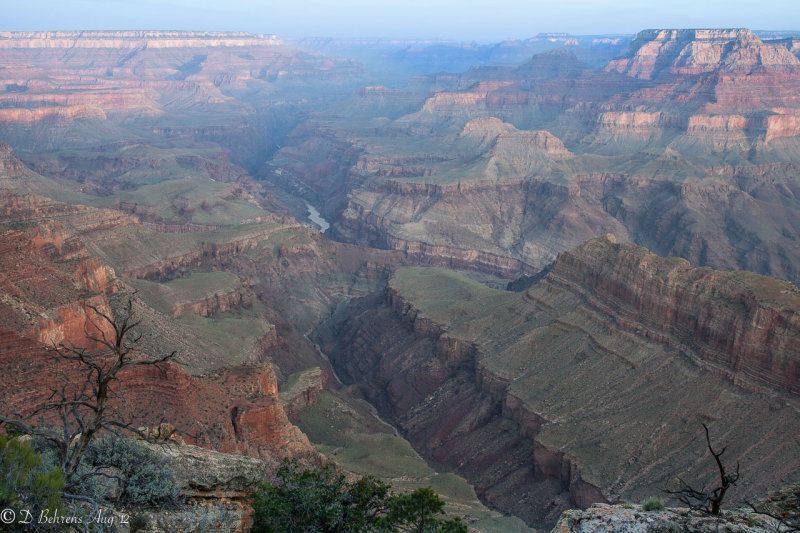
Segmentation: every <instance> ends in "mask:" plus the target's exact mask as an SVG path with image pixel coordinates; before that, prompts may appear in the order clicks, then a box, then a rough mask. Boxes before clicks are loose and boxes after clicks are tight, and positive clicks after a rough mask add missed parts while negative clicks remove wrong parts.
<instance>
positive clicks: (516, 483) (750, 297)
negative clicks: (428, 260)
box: [320, 236, 800, 525]
mask: <svg viewBox="0 0 800 533" xmlns="http://www.w3.org/2000/svg"><path fill="white" fill-rule="evenodd" d="M798 306H800V291H798V289H797V288H796V287H795V286H794V285H792V284H791V283H788V282H785V281H780V280H776V279H774V278H766V277H763V276H758V275H756V274H752V273H745V272H722V271H714V270H711V269H709V268H696V267H691V266H690V265H689V264H688V263H687V262H686V261H685V260H682V259H676V258H668V259H665V258H661V257H659V256H657V255H655V254H653V253H651V252H649V251H648V250H646V249H644V248H639V247H636V246H633V245H630V244H617V243H615V240H614V239H613V238H612V237H610V236H609V237H601V238H597V239H594V240H591V241H588V242H586V243H584V244H583V245H581V246H580V247H578V248H577V249H575V250H573V251H569V252H563V253H561V254H559V256H558V258H557V259H556V261H555V262H554V263H553V265H552V267H551V268H550V270H549V272H548V273H547V274H546V275H545V276H544V277H543V278H542V279H541V280H539V281H538V282H537V283H536V284H534V285H533V286H532V287H530V288H529V289H527V290H525V291H523V292H509V291H502V290H496V289H490V288H487V287H485V286H483V285H481V284H479V283H476V282H474V281H472V280H469V279H468V278H465V277H463V276H460V275H457V274H454V273H452V272H450V271H448V270H441V269H422V268H418V267H415V268H403V269H399V270H397V271H396V272H395V274H394V276H393V277H392V279H391V280H390V282H389V284H388V286H387V289H386V291H385V293H384V294H383V295H381V296H376V297H372V298H369V299H364V300H361V301H354V302H353V303H352V304H351V308H350V309H349V310H348V311H347V312H345V313H341V314H340V315H339V316H338V317H336V319H335V320H333V321H331V322H330V323H329V324H327V326H326V327H325V328H324V329H323V330H321V331H322V333H321V337H320V340H321V344H322V346H323V349H324V350H325V351H327V352H328V353H329V354H330V355H331V360H332V362H333V364H334V366H335V367H336V369H337V372H338V373H339V375H340V376H342V377H343V379H344V380H345V382H346V383H351V384H353V385H355V386H358V387H359V388H360V389H361V390H362V391H363V392H364V394H365V395H366V396H367V397H368V398H369V399H370V400H371V401H372V402H373V403H375V404H376V405H377V406H378V408H379V410H381V412H382V413H383V414H384V415H385V416H388V417H389V418H390V420H393V421H394V422H395V423H396V424H397V425H398V426H399V427H400V428H401V429H402V431H403V432H404V433H405V434H407V435H408V436H409V439H410V441H411V442H412V444H414V445H415V446H417V447H418V448H419V449H421V450H423V451H424V454H426V456H427V457H429V458H430V459H431V460H432V461H435V462H440V463H444V464H447V465H448V466H449V467H451V468H454V469H455V470H456V471H457V472H459V473H461V474H462V475H464V476H465V477H466V478H467V479H468V480H470V481H471V482H473V483H474V484H475V486H476V490H477V491H478V493H479V495H480V496H481V497H482V498H483V499H485V500H486V501H489V502H492V504H493V505H496V506H498V507H499V508H501V509H503V510H506V511H507V512H516V513H519V512H520V511H519V510H520V509H523V510H524V512H523V513H522V514H520V516H522V517H523V518H525V520H526V521H527V522H528V523H532V524H537V523H538V524H541V523H549V524H550V525H552V524H553V523H554V520H555V518H557V517H558V514H559V513H560V512H561V511H562V510H564V509H565V508H568V507H572V506H578V507H586V506H588V505H589V504H591V503H596V502H602V503H606V502H610V501H619V500H627V501H638V500H639V499H643V498H644V497H645V496H647V495H648V494H654V493H658V492H659V491H660V490H661V488H663V487H667V486H670V485H671V484H674V483H675V479H674V476H675V472H687V471H688V472H692V475H693V476H699V477H702V478H704V479H705V478H712V476H713V475H715V473H714V470H713V464H712V463H711V462H704V461H703V459H702V458H703V453H704V451H705V450H704V449H703V446H701V445H700V442H701V441H700V433H701V431H699V430H700V429H701V423H702V422H705V423H709V424H713V425H712V427H713V428H718V431H719V432H720V436H719V438H724V439H725V440H726V441H727V442H729V443H730V450H731V453H732V454H733V455H735V456H736V457H737V460H738V461H739V462H740V464H741V466H742V472H743V476H745V475H747V474H745V472H747V471H750V472H753V473H755V472H769V473H770V474H769V475H770V477H771V476H775V481H776V482H777V483H778V484H780V483H789V482H790V481H791V477H792V475H793V474H792V469H793V468H795V466H794V460H793V459H792V455H793V453H794V452H793V451H792V447H793V446H792V444H791V442H790V441H791V439H792V438H793V437H792V435H794V434H796V432H797V425H798V424H800V418H798V412H797V405H796V401H795V399H796V388H797V378H798V376H800V368H798V360H799V356H800V343H799V342H798V341H800V335H798V332H799V331H800V322H798V320H799V319H800V315H798V310H800V307H798ZM723 354H724V355H723ZM777 354H781V355H780V357H781V359H780V360H776V359H774V357H775V356H776V355H777ZM783 357H785V359H783ZM687 391H691V394H690V395H687V394H686V392H687ZM778 398H781V399H780V400H779V399H778ZM787 398H792V399H789V400H787ZM784 401H785V402H786V403H784ZM756 427H757V428H759V429H758V430H757V431H756V432H755V434H758V435H759V437H758V438H755V437H754V436H753V434H751V437H750V438H744V435H746V434H749V433H750V432H751V430H752V429H753V428H756ZM498 435H503V438H502V439H501V440H498V439H497V436H498ZM745 440H746V441H747V445H746V446H743V445H741V444H738V445H737V444H736V443H743V441H745ZM763 461H768V463H769V464H767V463H764V462H763ZM773 461H774V462H773ZM751 469H752V470H751ZM755 477H757V476H754V475H752V474H750V479H751V480H752V479H754V478H755ZM763 481H765V480H764V479H763V478H762V482H763ZM765 489H766V485H761V486H759V485H758V483H753V484H748V485H747V486H744V487H741V488H739V491H741V492H739V497H740V498H742V497H745V498H747V497H752V496H751V495H748V494H747V493H748V492H749V491H753V494H758V493H760V492H763V491H764V490H765ZM514 510H516V511H514Z"/></svg>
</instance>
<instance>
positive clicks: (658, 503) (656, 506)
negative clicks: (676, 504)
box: [642, 496, 664, 511]
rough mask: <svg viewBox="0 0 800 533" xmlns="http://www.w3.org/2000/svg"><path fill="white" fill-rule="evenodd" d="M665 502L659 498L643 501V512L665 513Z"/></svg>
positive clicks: (651, 497)
mask: <svg viewBox="0 0 800 533" xmlns="http://www.w3.org/2000/svg"><path fill="white" fill-rule="evenodd" d="M663 510H664V501H663V500H662V499H661V498H659V497H658V496H650V497H648V498H646V499H645V500H643V501H642V511H663Z"/></svg>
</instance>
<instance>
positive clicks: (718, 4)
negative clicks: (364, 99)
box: [0, 0, 800, 42]
mask: <svg viewBox="0 0 800 533" xmlns="http://www.w3.org/2000/svg"><path fill="white" fill-rule="evenodd" d="M0 13H2V18H1V19H0V31H3V30H5V31H21V30H55V29H72V30H76V29H87V30H97V29H183V30H191V29H194V30H241V31H249V32H254V33H275V34H277V35H279V36H283V37H306V36H314V37H323V36H330V37H392V38H403V37H409V38H421V37H423V38H427V37H435V38H443V39H456V40H462V41H472V40H476V41H479V42H488V41H497V40H501V39H505V38H525V37H530V36H533V35H535V34H537V33H539V32H569V33H574V34H603V33H635V32H637V31H638V30H640V29H644V28H656V27H660V28H676V27H682V28H688V27H691V28H698V27H704V28H705V27H747V28H751V29H770V30H796V29H800V0H660V1H652V0H616V1H611V0H529V1H525V0H492V1H489V0H402V1H401V0H281V1H276V0H261V1H257V0H164V1H158V0H0Z"/></svg>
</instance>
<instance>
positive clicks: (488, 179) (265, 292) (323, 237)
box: [0, 29, 800, 531]
mask: <svg viewBox="0 0 800 533" xmlns="http://www.w3.org/2000/svg"><path fill="white" fill-rule="evenodd" d="M759 35H761V37H759ZM795 45H796V43H795V40H793V39H791V38H789V39H786V38H783V37H781V38H775V37H774V36H770V35H768V34H765V33H754V32H751V31H749V30H745V29H729V30H699V29H698V30H645V31H642V32H640V33H639V34H638V35H636V36H635V37H633V39H631V38H630V37H625V36H618V37H617V36H606V37H596V36H568V35H540V36H537V37H534V38H531V39H527V40H524V41H516V42H512V41H508V42H503V43H499V44H497V45H495V46H492V47H485V46H481V45H474V44H473V45H461V44H458V45H456V44H449V43H443V42H427V41H420V42H415V43H414V44H413V45H409V44H408V43H405V42H401V41H398V42H373V41H345V40H335V39H333V40H314V39H301V40H291V39H283V38H280V37H278V36H273V35H261V34H247V33H236V32H233V33H226V32H186V31H174V32H156V31H119V32H113V31H104V32H88V31H87V32H24V33H20V32H0V252H2V253H0V368H1V369H2V371H3V372H2V375H3V376H6V378H4V379H3V380H2V381H0V383H2V385H0V402H2V404H3V405H7V406H10V407H11V408H13V409H14V410H16V411H20V412H23V411H28V412H30V411H32V410H33V409H35V408H36V407H37V406H39V405H41V404H42V403H43V402H45V401H46V399H47V397H48V395H49V394H50V392H51V389H52V387H53V386H55V385H54V384H55V383H58V382H59V380H60V379H62V378H63V377H65V376H66V377H70V376H71V377H73V378H76V379H77V376H78V374H77V373H76V372H77V370H76V369H75V368H74V367H73V366H72V365H70V364H69V362H67V361H64V360H63V359H61V358H59V357H58V356H57V354H55V353H54V351H53V350H54V347H58V346H60V345H67V346H77V347H83V348H86V349H87V350H96V349H98V348H99V346H98V345H97V343H93V342H92V341H91V339H87V331H93V330H94V329H96V328H97V327H99V328H101V330H103V331H104V333H106V334H111V332H110V330H108V329H107V328H108V324H107V323H106V322H104V321H103V320H102V319H101V318H100V315H99V314H98V313H104V314H107V315H109V316H117V315H119V314H120V313H122V311H123V310H124V308H125V306H126V305H127V304H128V302H130V304H131V306H132V308H133V309H134V311H135V313H136V317H137V320H138V321H139V322H138V325H137V328H138V331H139V333H141V338H140V339H139V341H138V342H137V349H138V350H140V352H141V353H142V354H145V355H146V356H148V357H156V356H159V355H163V354H165V353H170V352H172V351H173V350H174V351H176V353H177V355H176V357H175V359H174V360H173V361H171V362H170V363H169V364H167V365H164V366H163V367H162V368H160V369H157V368H150V367H135V368H132V369H130V370H129V371H127V372H126V373H125V375H124V376H122V380H123V384H124V390H125V394H126V402H127V407H128V409H129V414H130V416H131V417H132V421H133V422H134V423H135V424H136V425H140V426H145V427H151V428H153V427H160V426H159V424H161V423H162V422H168V423H170V424H173V425H174V426H175V427H177V428H178V429H179V431H180V432H181V434H182V437H181V438H182V439H183V440H184V441H185V442H186V443H187V446H186V447H185V448H184V449H183V451H182V452H176V453H185V454H187V455H193V454H194V455H196V456H197V457H200V458H202V457H205V456H206V455H207V456H208V457H209V458H216V459H214V460H215V461H216V460H219V461H223V462H224V461H233V462H235V461H236V460H235V459H231V458H228V459H225V458H223V457H221V456H220V457H217V456H216V455H214V452H213V451H216V452H224V453H228V454H237V455H242V456H248V457H250V458H251V459H241V461H242V464H243V465H245V466H246V467H247V468H248V469H251V467H252V468H255V466H253V465H256V464H258V465H261V466H259V467H258V468H264V469H265V471H264V472H262V471H261V470H258V472H254V473H252V476H251V477H253V479H255V478H256V477H258V476H262V477H263V476H267V477H269V472H272V471H274V469H275V467H276V465H278V464H279V462H280V461H281V460H282V459H283V458H285V457H293V458H297V459H299V460H300V461H301V462H302V463H303V464H305V465H308V466H313V465H319V464H323V463H324V462H326V461H335V462H337V463H339V464H340V465H342V467H343V468H346V469H348V470H349V471H350V472H352V473H354V474H357V475H366V474H374V475H377V476H378V477H380V478H381V479H384V480H386V481H388V482H391V483H392V484H393V485H394V486H396V487H398V488H399V490H411V489H414V488H417V487H420V486H426V485H431V486H433V487H434V489H435V490H437V491H439V492H440V493H441V494H442V496H443V498H444V499H445V501H446V503H447V506H448V511H449V512H453V513H457V514H459V515H460V516H462V517H463V518H464V520H465V521H466V522H467V523H468V525H469V526H470V527H471V528H472V529H474V530H476V531H543V530H548V529H549V528H551V527H554V526H555V525H556V523H557V522H558V521H559V517H560V516H561V515H562V513H563V512H564V511H566V510H567V509H570V508H573V507H580V508H587V507H589V506H591V505H592V504H602V505H606V504H609V505H610V504H616V503H620V502H624V501H628V502H629V501H640V500H641V499H643V498H645V497H647V496H651V495H653V494H660V493H661V491H662V489H664V488H665V487H674V486H675V484H676V482H677V481H676V480H677V477H678V476H683V477H688V478H690V479H691V480H692V481H697V482H698V484H703V483H712V482H713V479H714V475H715V472H714V465H713V463H712V462H711V461H710V460H709V458H708V457H707V456H704V453H705V447H704V441H703V436H702V424H706V425H708V426H709V428H710V430H711V432H712V438H713V439H714V441H715V442H719V443H720V445H721V446H727V447H728V450H729V451H728V455H726V459H729V460H731V461H739V463H740V464H741V473H742V477H741V482H740V484H739V485H738V486H737V487H736V488H735V489H734V490H733V492H732V495H731V498H732V499H731V501H733V500H737V499H738V500H742V499H745V498H747V499H752V498H755V497H758V496H759V495H762V494H765V493H766V492H767V491H770V490H774V489H778V488H780V487H781V486H783V485H788V484H790V483H796V482H797V479H796V473H797V470H798V467H800V464H798V454H797V443H796V442H795V440H796V439H794V436H795V435H797V434H798V433H799V432H800V415H798V413H799V412H800V410H799V408H800V405H798V394H800V292H798V289H797V284H798V283H799V282H800V247H798V245H797V243H798V240H800V200H798V199H800V99H799V98H798V94H800V59H798V57H800V49H799V48H798V47H797V46H795ZM342 56H346V57H342ZM103 328H105V329H103ZM9 376H13V378H9ZM154 398H158V401H153V399H154ZM192 446H198V447H200V448H193V447H192ZM201 448H202V449H203V450H205V451H202V450H201ZM212 450H213V451H212ZM204 454H205V455H204ZM256 459H258V461H259V462H257V463H256V462H253V461H254V460H256ZM209 460H211V459H209ZM265 472H267V473H265ZM211 490H212V489H209V491H211ZM237 490H238V489H237ZM206 492H208V491H206ZM240 492H241V491H240ZM240 492H237V495H236V497H237V498H239V500H237V502H238V503H237V505H239V507H241V508H239V511H241V513H240V514H241V515H242V516H245V517H246V516H247V513H248V511H247V509H245V508H246V507H247V505H246V504H244V503H242V501H240V500H241V497H242V495H243V494H244V493H243V492H242V493H240ZM204 494H205V493H204ZM202 497H204V498H205V497H209V496H208V495H207V494H206V495H204V496H202ZM738 500H737V501H738ZM242 506H244V507H242ZM604 509H607V507H602V506H600V507H593V508H592V509H590V510H588V511H585V512H586V513H588V514H587V515H586V516H589V514H591V513H594V514H598V513H601V511H602V512H605V511H603V510H604ZM609 512H611V511H609ZM570 513H572V514H570ZM577 513H579V512H578V511H570V512H568V513H566V514H564V515H563V516H564V517H565V518H564V519H563V520H562V522H561V523H562V524H566V523H567V522H568V521H569V520H571V519H572V518H570V517H573V518H574V517H578V516H579V514H577ZM167 514H169V513H167ZM165 516H166V515H165ZM176 516H177V515H176ZM580 516H583V515H580ZM592 516H594V515H592ZM172 519H173V518H170V517H169V516H167V517H166V518H164V520H172ZM575 519H576V520H577V518H575ZM165 523H167V522H165ZM242 523H246V520H244V522H242ZM570 523H571V522H570ZM170 524H173V525H171V526H164V527H174V523H172V522H170ZM237 527H242V528H243V529H246V526H242V525H241V524H239V526H237ZM563 527H564V528H566V527H567V526H566V525H564V526H563ZM570 527H571V526H570Z"/></svg>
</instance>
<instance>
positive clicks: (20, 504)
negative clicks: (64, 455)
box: [0, 435, 64, 515]
mask: <svg viewBox="0 0 800 533" xmlns="http://www.w3.org/2000/svg"><path fill="white" fill-rule="evenodd" d="M44 459H45V458H44V457H43V456H42V454H40V453H39V452H37V451H36V450H35V449H34V447H33V446H32V445H31V442H30V439H29V438H24V437H23V438H20V437H10V436H8V435H0V509H6V508H9V509H27V510H28V511H29V512H31V513H32V514H35V515H38V513H39V512H40V511H42V510H44V509H48V510H50V511H53V510H55V509H56V508H58V506H59V505H60V504H61V503H62V501H61V495H62V493H63V492H64V475H63V474H62V472H61V469H60V468H59V467H58V465H55V464H50V462H49V461H46V460H44Z"/></svg>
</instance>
